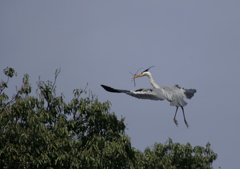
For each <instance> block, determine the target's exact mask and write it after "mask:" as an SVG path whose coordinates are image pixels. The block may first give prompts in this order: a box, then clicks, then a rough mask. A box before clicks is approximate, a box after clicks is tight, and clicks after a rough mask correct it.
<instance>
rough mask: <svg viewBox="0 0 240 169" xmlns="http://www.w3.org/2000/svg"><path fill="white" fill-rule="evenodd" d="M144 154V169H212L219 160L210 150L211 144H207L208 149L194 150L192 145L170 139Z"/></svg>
mask: <svg viewBox="0 0 240 169" xmlns="http://www.w3.org/2000/svg"><path fill="white" fill-rule="evenodd" d="M143 154H144V155H143V156H144V159H143V161H145V165H144V168H168V169H179V168H194V169H197V168H199V169H211V168H212V167H211V164H212V162H213V161H214V160H216V159H217V154H215V153H214V152H213V151H212V150H211V149H210V143H207V144H206V148H204V147H200V146H196V147H194V148H192V146H191V145H190V143H187V144H186V145H181V144H179V143H173V142H172V139H170V138H169V140H168V141H167V142H166V143H165V144H164V145H163V144H161V143H155V144H154V146H153V148H152V149H151V148H146V149H145V151H144V153H143Z"/></svg>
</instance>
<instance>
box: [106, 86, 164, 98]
mask: <svg viewBox="0 0 240 169" xmlns="http://www.w3.org/2000/svg"><path fill="white" fill-rule="evenodd" d="M101 86H102V87H103V88H104V89H105V90H106V91H108V92H113V93H125V94H127V95H130V96H133V97H136V98H138V99H149V100H164V99H166V96H165V94H164V93H163V91H162V90H161V89H137V90H121V89H114V88H111V87H109V86H105V85H101Z"/></svg>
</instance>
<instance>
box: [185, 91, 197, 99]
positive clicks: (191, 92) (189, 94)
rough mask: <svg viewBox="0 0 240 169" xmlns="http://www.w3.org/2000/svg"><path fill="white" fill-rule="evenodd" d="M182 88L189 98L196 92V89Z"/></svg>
mask: <svg viewBox="0 0 240 169" xmlns="http://www.w3.org/2000/svg"><path fill="white" fill-rule="evenodd" d="M184 90H185V92H184V94H185V96H186V97H187V98H188V99H191V98H192V97H193V96H194V93H196V92H197V90H195V89H184Z"/></svg>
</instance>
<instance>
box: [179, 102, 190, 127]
mask: <svg viewBox="0 0 240 169" xmlns="http://www.w3.org/2000/svg"><path fill="white" fill-rule="evenodd" d="M181 108H182V112H183V117H184V122H185V124H186V126H187V128H189V125H188V123H187V120H186V118H185V114H184V109H183V107H182V106H181Z"/></svg>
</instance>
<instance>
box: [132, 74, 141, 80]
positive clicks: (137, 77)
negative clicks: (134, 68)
mask: <svg viewBox="0 0 240 169" xmlns="http://www.w3.org/2000/svg"><path fill="white" fill-rule="evenodd" d="M140 76H141V74H139V75H136V76H134V77H132V79H135V78H138V77H140Z"/></svg>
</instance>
